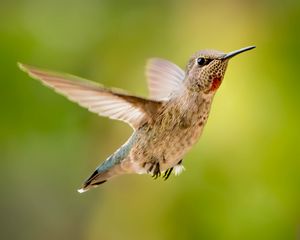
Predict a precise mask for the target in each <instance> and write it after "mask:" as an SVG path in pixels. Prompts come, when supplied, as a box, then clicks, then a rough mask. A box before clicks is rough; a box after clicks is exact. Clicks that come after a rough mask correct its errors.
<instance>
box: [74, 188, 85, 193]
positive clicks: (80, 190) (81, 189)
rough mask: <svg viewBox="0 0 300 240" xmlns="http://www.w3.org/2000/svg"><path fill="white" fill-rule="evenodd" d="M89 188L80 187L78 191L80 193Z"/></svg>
mask: <svg viewBox="0 0 300 240" xmlns="http://www.w3.org/2000/svg"><path fill="white" fill-rule="evenodd" d="M87 190H88V189H84V188H80V189H78V190H77V192H79V193H84V192H86V191H87Z"/></svg>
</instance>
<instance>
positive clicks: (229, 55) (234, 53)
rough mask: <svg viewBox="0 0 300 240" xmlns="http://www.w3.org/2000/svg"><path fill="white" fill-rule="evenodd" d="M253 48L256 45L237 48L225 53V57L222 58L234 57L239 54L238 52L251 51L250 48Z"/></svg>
mask: <svg viewBox="0 0 300 240" xmlns="http://www.w3.org/2000/svg"><path fill="white" fill-rule="evenodd" d="M253 48H255V46H249V47H245V48H241V49H239V50H235V51H233V52H230V53H227V54H225V55H224V56H223V57H221V59H222V60H224V59H229V58H232V57H234V56H236V55H238V54H240V53H242V52H246V51H249V50H251V49H253Z"/></svg>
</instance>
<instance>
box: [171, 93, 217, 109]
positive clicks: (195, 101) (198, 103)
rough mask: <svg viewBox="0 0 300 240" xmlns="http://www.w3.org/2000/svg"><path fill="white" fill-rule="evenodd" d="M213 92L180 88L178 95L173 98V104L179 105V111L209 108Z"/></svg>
mask: <svg viewBox="0 0 300 240" xmlns="http://www.w3.org/2000/svg"><path fill="white" fill-rule="evenodd" d="M214 95H215V94H214V93H208V94H207V93H203V92H201V91H194V89H190V88H188V87H185V88H182V89H181V91H180V92H179V93H178V95H177V96H176V97H175V98H174V99H173V104H175V105H177V106H179V108H180V112H182V113H183V114H185V112H198V111H201V109H203V106H204V105H205V108H208V109H209V108H210V105H211V102H212V100H213V97H214Z"/></svg>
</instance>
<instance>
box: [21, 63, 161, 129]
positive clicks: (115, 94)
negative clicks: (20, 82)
mask: <svg viewBox="0 0 300 240" xmlns="http://www.w3.org/2000/svg"><path fill="white" fill-rule="evenodd" d="M19 67H20V68H21V69H22V70H23V71H25V72H27V73H28V74H29V75H30V76H31V77H33V78H35V79H38V80H40V81H41V82H42V83H43V84H44V85H46V86H48V87H50V88H52V89H54V90H55V91H56V92H58V93H60V94H62V95H64V96H66V97H67V98H68V99H70V100H71V101H73V102H76V103H78V104H79V105H80V106H82V107H85V108H87V109H88V110H89V111H91V112H94V113H97V114H98V115H101V116H105V117H109V118H111V119H117V120H121V121H124V122H126V123H128V124H130V125H131V126H132V127H133V128H137V127H138V126H139V124H140V123H141V121H142V120H143V119H145V118H147V117H150V116H151V114H153V111H155V110H156V109H157V108H158V106H160V102H157V101H152V100H147V99H144V98H140V97H136V96H131V95H128V94H127V93H123V92H121V91H120V90H116V89H114V90H111V89H106V88H104V87H103V86H102V85H100V84H97V83H94V82H91V81H88V80H85V79H82V78H79V77H76V76H73V75H68V74H62V73H57V72H51V71H47V70H42V69H39V68H36V67H32V66H28V65H24V64H19Z"/></svg>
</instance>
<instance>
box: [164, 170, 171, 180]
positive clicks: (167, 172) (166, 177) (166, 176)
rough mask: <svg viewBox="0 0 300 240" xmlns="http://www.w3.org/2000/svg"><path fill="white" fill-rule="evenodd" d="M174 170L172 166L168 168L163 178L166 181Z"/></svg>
mask: <svg viewBox="0 0 300 240" xmlns="http://www.w3.org/2000/svg"><path fill="white" fill-rule="evenodd" d="M172 171H173V168H172V167H171V168H168V169H167V170H166V171H165V173H164V175H163V179H164V180H165V181H166V180H167V179H168V178H169V177H170V175H171V173H172Z"/></svg>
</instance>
